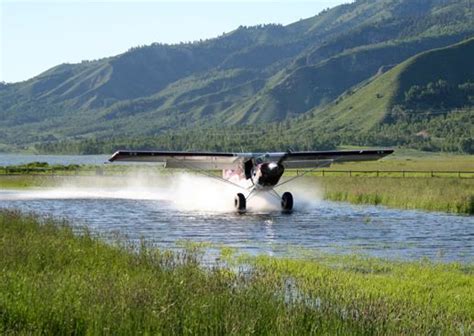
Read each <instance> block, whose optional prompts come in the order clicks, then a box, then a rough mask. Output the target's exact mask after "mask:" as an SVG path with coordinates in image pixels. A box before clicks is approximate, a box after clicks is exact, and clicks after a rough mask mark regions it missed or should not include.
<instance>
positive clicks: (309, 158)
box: [109, 149, 393, 212]
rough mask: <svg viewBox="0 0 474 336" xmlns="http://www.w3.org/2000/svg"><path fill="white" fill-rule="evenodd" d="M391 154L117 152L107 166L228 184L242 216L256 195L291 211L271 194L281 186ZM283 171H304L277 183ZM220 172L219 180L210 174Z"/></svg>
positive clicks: (286, 201)
mask: <svg viewBox="0 0 474 336" xmlns="http://www.w3.org/2000/svg"><path fill="white" fill-rule="evenodd" d="M392 153H393V150H392V149H370V150H350V151H309V152H294V151H291V150H289V151H287V152H273V153H230V152H228V153H222V152H220V153H219V152H172V151H134V150H119V151H117V152H115V153H114V154H113V155H112V156H111V157H110V159H109V161H110V162H115V161H118V162H120V161H121V162H153V163H160V164H162V165H164V167H165V168H181V169H190V170H193V171H196V172H198V173H202V174H204V175H206V176H208V177H212V178H216V179H218V180H220V181H223V182H226V183H230V184H232V185H234V186H236V187H238V188H241V189H243V192H241V193H237V195H236V196H235V199H234V206H235V209H236V210H237V211H238V212H245V210H246V207H247V201H249V200H250V198H251V197H253V196H254V195H256V194H257V193H260V192H268V193H270V194H272V195H274V196H275V197H277V198H278V199H279V200H280V202H281V208H282V210H283V211H284V212H291V211H292V210H293V205H294V204H293V195H292V194H291V193H290V192H284V193H283V194H282V195H281V196H280V195H279V194H278V193H277V192H276V191H275V188H276V187H279V186H281V185H283V184H285V183H288V182H290V181H292V180H294V179H295V178H298V177H301V176H304V175H305V174H307V173H309V172H312V171H314V170H316V169H319V168H325V167H329V166H330V165H331V164H332V163H335V162H338V163H339V162H353V161H373V160H378V159H381V158H383V157H385V156H387V155H390V154H392ZM285 169H305V170H304V171H303V172H302V174H300V175H299V174H298V175H297V176H295V177H293V178H290V179H288V180H285V181H283V182H280V179H281V177H282V176H283V173H284V172H285ZM215 170H222V177H220V176H217V175H214V174H212V172H211V171H215Z"/></svg>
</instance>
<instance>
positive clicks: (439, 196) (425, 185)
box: [315, 176, 474, 214]
mask: <svg viewBox="0 0 474 336" xmlns="http://www.w3.org/2000/svg"><path fill="white" fill-rule="evenodd" d="M315 179H316V184H317V185H318V186H319V187H320V188H322V189H323V195H324V198H325V199H328V200H332V201H343V202H350V203H354V204H372V205H386V206H390V207H394V208H402V209H424V210H430V211H444V212H452V213H463V214H474V179H459V178H421V177H407V178H396V177H395V178H394V177H380V178H376V177H342V176H340V177H324V178H315Z"/></svg>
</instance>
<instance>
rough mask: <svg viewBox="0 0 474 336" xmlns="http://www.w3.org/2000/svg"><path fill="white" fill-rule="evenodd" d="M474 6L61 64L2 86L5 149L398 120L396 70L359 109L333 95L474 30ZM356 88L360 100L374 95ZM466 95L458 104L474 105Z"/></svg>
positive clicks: (357, 11) (360, 13)
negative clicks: (389, 111)
mask: <svg viewBox="0 0 474 336" xmlns="http://www.w3.org/2000/svg"><path fill="white" fill-rule="evenodd" d="M473 13H474V11H473V8H472V5H471V1H469V0H378V1H374V0H358V1H355V2H353V3H351V4H346V5H341V6H337V7H335V8H332V9H329V10H326V11H323V12H321V13H319V14H318V15H316V16H313V17H310V18H308V19H305V20H300V21H298V22H295V23H293V24H290V25H287V26H281V25H261V26H255V27H239V28H238V29H236V30H234V31H232V32H230V33H228V34H224V35H222V36H219V37H217V38H214V39H210V40H205V41H199V42H194V43H181V44H177V45H165V44H158V43H156V44H152V45H150V46H144V47H138V48H131V49H130V50H129V51H128V52H126V53H124V54H120V55H117V56H113V57H108V58H104V59H100V60H96V61H84V62H82V63H80V64H62V65H58V66H57V67H54V68H52V69H50V70H48V71H46V72H44V73H42V74H40V75H39V76H37V77H34V78H32V79H29V80H27V81H24V82H20V83H12V84H6V85H0V147H2V146H5V145H7V146H10V147H11V146H25V145H30V144H40V143H54V142H57V141H64V140H65V141H71V140H72V141H77V140H83V139H90V138H98V139H103V140H104V141H106V140H107V139H109V138H110V137H121V138H133V137H157V136H162V135H165V134H169V133H170V131H172V132H178V133H179V132H185V131H186V130H187V129H190V128H192V129H193V130H199V129H205V128H209V127H211V128H222V127H224V126H225V127H233V126H236V125H253V127H255V128H256V129H262V126H259V125H264V127H265V128H269V127H268V123H275V122H276V123H280V122H282V123H283V125H287V124H288V123H289V124H288V125H290V126H291V128H293V126H292V125H293V124H295V125H297V124H298V122H299V121H298V120H300V119H304V120H311V119H312V118H313V116H317V118H316V119H315V121H312V122H310V123H309V124H310V125H312V126H311V127H314V128H315V129H317V128H318V120H325V122H328V124H329V125H330V126H331V127H332V128H333V129H338V128H344V127H346V126H348V123H349V124H350V123H352V122H357V125H362V126H363V127H359V126H357V127H355V128H354V130H359V129H363V130H369V129H373V128H374V127H375V126H374V125H378V122H382V124H385V123H389V122H391V123H394V122H396V120H395V119H397V118H398V114H393V113H392V114H387V113H386V112H385V111H386V109H385V106H386V105H387V104H388V100H387V99H388V97H389V96H390V97H391V95H390V94H389V93H388V91H390V90H392V89H393V88H392V87H391V83H390V81H389V80H386V81H385V82H384V83H380V85H385V86H386V87H385V88H384V92H386V93H384V94H383V97H379V98H377V100H375V101H374V100H373V99H372V100H367V101H366V102H365V105H366V106H370V109H369V108H365V109H364V108H358V109H355V110H354V111H356V112H354V113H352V112H351V113H349V115H350V117H347V118H346V117H344V116H343V115H344V113H347V112H344V111H346V110H344V109H343V107H344V106H345V105H344V104H345V103H343V105H340V108H339V109H338V108H335V107H333V105H334V104H335V103H332V102H334V101H335V102H339V101H340V100H341V99H342V98H340V97H344V95H348V94H350V92H352V90H354V88H355V87H358V86H363V83H367V82H369V81H372V80H373V78H374V76H375V77H377V74H381V73H384V72H385V71H387V70H388V69H390V68H392V67H393V66H395V65H397V64H399V63H401V62H403V61H405V60H406V59H407V58H409V57H412V56H414V55H417V54H419V53H422V52H424V51H428V50H431V49H434V48H443V47H446V46H449V45H452V44H455V43H458V42H460V41H463V40H465V39H466V38H469V37H471V36H474V14H473ZM471 68H472V67H471ZM448 80H449V78H448ZM432 82H433V83H435V84H432V85H438V86H439V85H441V86H443V85H444V84H443V83H438V82H437V81H434V80H433V81H432ZM448 82H449V81H448ZM407 83H408V82H407ZM429 83H430V82H427V83H424V84H422V85H428V84H429ZM436 83H438V84H436ZM407 85H408V84H407ZM417 85H418V88H417V87H415V86H417ZM420 85H421V84H416V83H414V84H410V88H411V87H412V86H413V87H414V88H413V90H412V91H411V93H412V96H410V97H411V98H410V99H411V100H409V101H407V102H406V104H405V105H406V106H405V105H403V104H402V103H400V102H398V103H397V104H392V105H393V106H392V105H391V108H393V107H394V106H395V105H397V106H398V105H400V106H401V107H400V108H403V109H410V108H413V107H414V106H416V108H424V109H426V108H428V107H429V106H422V105H420V104H425V105H426V99H425V98H426V97H425V98H420V94H421V93H420V92H418V91H416V90H421V91H424V90H425V88H423V87H420ZM466 85H467V86H469V84H466ZM438 89H440V90H441V88H438ZM443 90H444V88H443ZM400 94H402V93H400ZM341 95H342V96H341ZM356 97H360V99H361V103H360V104H362V103H363V102H362V97H365V96H364V95H357V96H356ZM354 99H356V98H354ZM364 99H365V98H364ZM397 99H399V100H400V98H397ZM420 99H421V100H422V101H423V99H424V101H425V103H423V102H422V101H420ZM453 99H456V100H458V98H453ZM465 99H467V100H466V102H464V103H460V102H459V101H458V102H457V104H458V105H459V106H461V105H462V106H465V105H466V104H467V105H469V104H470V103H472V102H470V101H469V97H468V96H466V97H465ZM442 103H443V102H442V101H441V102H438V106H437V107H441V105H440V104H442ZM328 104H329V105H328ZM350 104H352V105H357V104H353V103H350ZM360 104H359V105H360ZM373 104H375V105H373ZM407 104H408V105H407ZM450 104H451V103H450ZM359 105H357V106H359ZM382 105H383V106H384V107H383V108H374V107H375V106H382ZM402 105H403V106H402ZM360 106H361V107H362V106H363V105H360ZM387 106H388V105H387ZM450 106H451V105H450ZM459 106H458V107H459ZM349 107H350V106H347V108H349ZM352 109H354V106H352ZM371 111H375V112H374V113H373V114H372V112H371ZM333 114H334V116H333ZM391 119H393V120H391ZM331 120H335V121H337V122H339V121H340V122H341V124H340V125H336V122H334V123H332V121H331ZM390 120H391V121H390ZM397 120H398V119H397ZM290 121H291V122H290ZM346 121H347V123H345V122H346ZM272 127H273V126H272ZM279 127H280V126H278V125H276V126H275V129H279ZM298 127H299V126H296V128H298ZM285 128H287V127H283V129H285Z"/></svg>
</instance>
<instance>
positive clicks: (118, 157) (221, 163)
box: [109, 150, 245, 170]
mask: <svg viewBox="0 0 474 336" xmlns="http://www.w3.org/2000/svg"><path fill="white" fill-rule="evenodd" d="M244 159H245V158H244V156H242V155H238V154H236V153H225V152H224V153H219V152H171V151H124V150H120V151H117V152H115V153H114V154H113V155H112V156H111V157H110V159H109V161H110V162H114V161H118V162H154V163H161V164H163V165H164V167H165V168H188V169H205V170H213V169H233V168H236V166H238V164H239V163H240V162H242V160H244Z"/></svg>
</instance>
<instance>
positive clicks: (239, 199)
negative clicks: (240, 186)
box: [234, 193, 247, 212]
mask: <svg viewBox="0 0 474 336" xmlns="http://www.w3.org/2000/svg"><path fill="white" fill-rule="evenodd" d="M234 206H235V209H236V210H237V211H239V212H243V211H245V208H246V206H247V200H246V199H245V196H244V194H242V193H238V194H237V195H235V199H234Z"/></svg>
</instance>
